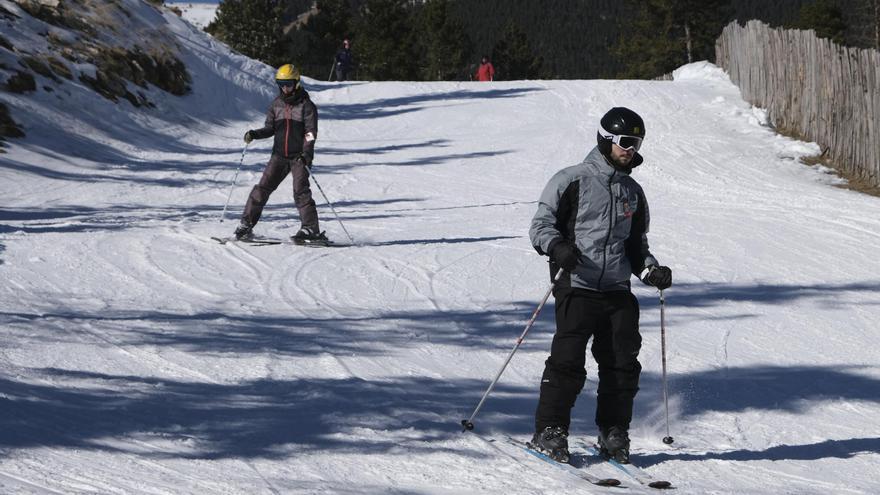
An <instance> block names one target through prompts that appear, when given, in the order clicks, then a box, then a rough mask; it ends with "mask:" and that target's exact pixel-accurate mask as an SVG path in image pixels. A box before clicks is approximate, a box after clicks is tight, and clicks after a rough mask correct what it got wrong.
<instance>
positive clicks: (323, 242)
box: [291, 238, 351, 247]
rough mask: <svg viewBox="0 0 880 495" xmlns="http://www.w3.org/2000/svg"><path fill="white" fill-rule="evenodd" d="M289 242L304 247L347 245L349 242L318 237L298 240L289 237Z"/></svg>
mask: <svg viewBox="0 0 880 495" xmlns="http://www.w3.org/2000/svg"><path fill="white" fill-rule="evenodd" d="M291 243H292V244H295V245H297V246H305V247H348V246H350V245H351V244H337V243H335V242H333V241H330V240H326V239H320V240H298V239H293V238H291Z"/></svg>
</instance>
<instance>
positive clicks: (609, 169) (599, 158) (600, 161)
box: [584, 146, 645, 177]
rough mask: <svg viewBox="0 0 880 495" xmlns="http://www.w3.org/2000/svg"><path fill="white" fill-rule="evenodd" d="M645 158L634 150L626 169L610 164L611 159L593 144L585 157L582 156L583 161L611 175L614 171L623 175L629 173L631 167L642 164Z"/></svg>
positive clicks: (604, 173)
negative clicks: (634, 152)
mask: <svg viewBox="0 0 880 495" xmlns="http://www.w3.org/2000/svg"><path fill="white" fill-rule="evenodd" d="M643 161H645V159H644V158H643V157H642V155H640V154H639V153H638V152H636V154H635V156H633V159H632V162H630V167H629V168H628V169H621V168H617V167H615V166H614V165H612V164H611V161H609V160H608V158H606V157H605V155H604V154H602V152H601V151H599V147H598V146H595V147H593V149H592V150H590V152H589V153H588V154H587V157H586V158H584V162H585V163H586V162H589V163H592V164H593V166H594V167H595V168H596V170H598V171H599V172H600V173H602V174H603V175H605V176H608V177H610V176H612V175H614V173H615V172H620V173H621V174H623V175H629V174H630V173H631V172H632V169H634V168H636V167H638V166H639V165H641V164H642V162H643Z"/></svg>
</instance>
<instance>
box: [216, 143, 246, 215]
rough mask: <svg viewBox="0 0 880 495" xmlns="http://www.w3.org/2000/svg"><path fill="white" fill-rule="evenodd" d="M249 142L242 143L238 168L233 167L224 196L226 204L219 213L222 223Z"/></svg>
mask: <svg viewBox="0 0 880 495" xmlns="http://www.w3.org/2000/svg"><path fill="white" fill-rule="evenodd" d="M249 144H251V143H244V149H243V150H241V159H240V160H238V168H237V169H235V176H234V177H232V184H230V185H229V195H228V196H226V204H224V205H223V213H221V214H220V223H223V219H224V218H225V217H226V208H227V207H228V206H229V200H230V199H231V198H232V190H233V189H235V181H236V180H237V179H238V172H239V171H240V170H241V164H242V163H244V154H245V153H247V149H248V145H249Z"/></svg>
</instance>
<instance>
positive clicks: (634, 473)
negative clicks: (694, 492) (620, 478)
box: [584, 445, 673, 489]
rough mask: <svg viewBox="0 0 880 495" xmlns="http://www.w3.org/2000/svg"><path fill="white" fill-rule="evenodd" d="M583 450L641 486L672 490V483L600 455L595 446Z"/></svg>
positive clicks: (633, 466) (587, 446)
mask: <svg viewBox="0 0 880 495" xmlns="http://www.w3.org/2000/svg"><path fill="white" fill-rule="evenodd" d="M584 448H585V449H586V450H587V452H589V453H590V454H592V455H594V456H597V457H599V458H600V459H604V460H605V461H606V462H608V463H609V464H611V465H612V466H614V467H616V468H617V469H619V470H621V471H623V472H624V473H626V475H627V476H629V477H630V478H632V479H634V480H636V481H638V482H639V483H641V484H642V485H645V486H648V487H651V488H658V489H663V488H673V486H672V483H670V482H668V481H664V480H658V479H656V478H654V477H653V476H651V474H650V473H648V472H647V471H645V470H644V469H642V468H640V467H638V466H636V465H634V464H621V463H619V462H617V461H616V460H615V459H613V458H609V457H607V456H605V455H602V452H600V450H599V447H597V446H596V445H584Z"/></svg>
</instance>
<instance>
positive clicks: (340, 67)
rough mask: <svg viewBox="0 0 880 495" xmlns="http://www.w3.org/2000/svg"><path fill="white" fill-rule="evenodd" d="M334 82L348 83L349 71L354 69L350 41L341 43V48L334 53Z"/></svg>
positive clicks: (346, 40)
mask: <svg viewBox="0 0 880 495" xmlns="http://www.w3.org/2000/svg"><path fill="white" fill-rule="evenodd" d="M335 60H336V69H335V71H336V80H337V81H348V80H349V79H351V70H352V68H353V67H354V55H352V53H351V41H349V40H348V39H345V40H343V41H342V48H340V49H339V51H337V52H336V59H335Z"/></svg>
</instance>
